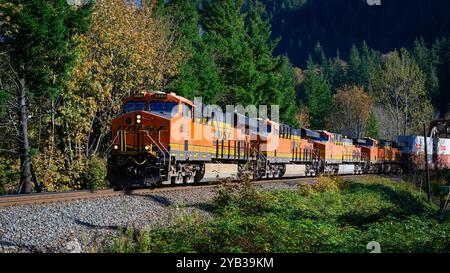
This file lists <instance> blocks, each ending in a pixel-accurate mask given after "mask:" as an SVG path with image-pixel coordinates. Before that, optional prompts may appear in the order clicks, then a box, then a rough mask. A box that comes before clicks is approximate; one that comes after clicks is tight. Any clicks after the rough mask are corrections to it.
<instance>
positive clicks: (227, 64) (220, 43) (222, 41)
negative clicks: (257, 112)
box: [202, 0, 259, 107]
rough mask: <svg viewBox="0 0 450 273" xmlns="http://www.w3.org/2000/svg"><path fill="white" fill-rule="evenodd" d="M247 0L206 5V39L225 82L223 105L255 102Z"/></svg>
mask: <svg viewBox="0 0 450 273" xmlns="http://www.w3.org/2000/svg"><path fill="white" fill-rule="evenodd" d="M243 3H244V0H238V1H235V0H222V1H211V2H207V3H206V5H205V10H204V12H203V20H202V25H203V26H204V29H205V34H204V35H205V37H204V39H205V42H206V43H207V44H208V45H211V51H212V54H213V56H214V61H215V63H216V64H217V66H218V68H219V70H220V72H221V73H220V80H221V82H222V83H223V85H224V90H223V91H222V92H221V94H220V97H219V99H218V103H219V105H220V106H222V107H224V106H226V105H236V104H243V105H249V104H255V103H256V102H257V98H256V97H255V93H256V89H257V87H258V82H259V80H258V78H257V77H258V73H257V70H256V65H255V63H254V61H253V52H252V49H251V47H250V45H249V42H248V34H247V28H246V24H245V18H246V14H245V13H243V12H241V7H242V5H243Z"/></svg>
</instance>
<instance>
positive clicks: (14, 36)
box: [0, 0, 91, 193]
mask: <svg viewBox="0 0 450 273" xmlns="http://www.w3.org/2000/svg"><path fill="white" fill-rule="evenodd" d="M90 8H91V5H86V6H82V7H81V8H75V7H72V6H69V4H68V3H67V1H66V0H54V1H45V0H19V1H14V2H10V1H3V2H2V12H1V13H0V21H2V23H3V22H7V23H6V24H2V26H1V33H0V36H1V37H2V39H0V44H1V48H4V49H5V51H6V54H8V59H9V60H10V68H11V70H13V71H11V73H13V74H15V75H16V80H15V83H16V86H17V90H16V91H17V92H16V96H17V97H16V99H17V101H18V102H19V107H18V109H19V112H18V113H17V115H18V118H19V120H18V122H19V123H18V124H20V141H19V144H18V146H19V147H20V159H21V178H20V185H21V192H23V193H30V192H31V189H32V186H31V156H30V141H29V132H28V119H29V117H28V111H29V110H28V105H29V102H30V98H31V97H33V98H34V99H35V100H36V101H38V102H43V101H47V100H48V99H50V100H51V101H52V102H54V100H55V98H56V97H57V96H58V95H59V93H60V92H61V90H62V89H63V84H64V82H65V80H67V78H68V75H69V72H70V69H71V67H72V66H73V65H74V62H75V59H76V51H75V50H74V49H75V47H76V40H75V39H73V37H74V36H75V35H76V34H77V33H80V32H83V31H85V30H86V29H87V26H88V18H89V16H88V15H89V14H90ZM12 26H13V27H14V30H13V31H11V29H10V28H11V27H12ZM52 106H53V104H52Z"/></svg>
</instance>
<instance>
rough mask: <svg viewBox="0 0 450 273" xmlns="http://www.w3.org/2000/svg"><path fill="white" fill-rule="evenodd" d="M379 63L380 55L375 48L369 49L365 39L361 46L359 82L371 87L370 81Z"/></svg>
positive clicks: (366, 87)
mask: <svg viewBox="0 0 450 273" xmlns="http://www.w3.org/2000/svg"><path fill="white" fill-rule="evenodd" d="M378 65H379V57H378V56H377V54H376V53H375V51H374V50H371V49H369V47H368V46H367V43H366V42H365V41H364V42H363V44H362V46H361V65H360V67H359V77H358V78H359V82H358V84H359V85H360V86H362V87H364V89H365V90H368V89H369V85H370V82H371V80H372V77H373V75H374V73H375V71H376V68H377V66H378Z"/></svg>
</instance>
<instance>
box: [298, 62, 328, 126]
mask: <svg viewBox="0 0 450 273" xmlns="http://www.w3.org/2000/svg"><path fill="white" fill-rule="evenodd" d="M302 97H303V99H302V102H303V104H304V105H305V106H306V107H307V108H308V110H309V114H310V117H311V129H315V130H320V129H325V121H326V120H327V118H328V115H329V113H331V111H332V105H333V103H332V97H331V90H330V85H329V83H328V82H327V80H326V79H325V78H324V77H323V75H322V73H321V72H320V71H319V70H318V68H317V66H316V65H315V64H314V63H313V62H312V61H311V59H310V60H309V61H308V66H307V70H306V71H305V81H304V82H303V86H302Z"/></svg>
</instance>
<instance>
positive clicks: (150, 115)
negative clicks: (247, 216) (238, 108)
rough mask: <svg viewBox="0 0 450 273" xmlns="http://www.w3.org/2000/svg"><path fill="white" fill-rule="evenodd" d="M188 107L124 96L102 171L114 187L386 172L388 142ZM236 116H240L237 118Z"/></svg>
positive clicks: (153, 97)
mask: <svg viewBox="0 0 450 273" xmlns="http://www.w3.org/2000/svg"><path fill="white" fill-rule="evenodd" d="M195 108H196V105H194V104H193V103H192V102H191V101H189V100H187V99H185V98H183V97H180V96H177V95H176V94H174V93H169V94H166V93H160V92H153V93H148V92H144V93H140V94H136V95H133V96H131V97H129V98H127V99H125V100H124V104H123V113H122V114H120V115H119V116H118V117H116V118H115V119H113V121H112V143H111V148H112V150H111V153H110V155H109V158H108V177H109V181H110V183H111V184H112V185H114V186H116V187H132V186H139V187H142V186H144V187H148V186H161V185H179V184H191V183H200V182H208V181H214V180H217V179H221V178H238V177H240V176H243V175H250V176H251V177H252V178H253V179H265V178H281V177H301V176H315V175H319V174H361V173H374V172H377V173H378V172H394V171H398V170H399V168H400V152H399V150H398V148H397V147H396V146H395V143H392V142H388V141H377V140H374V139H349V138H346V137H344V136H342V135H339V134H334V133H330V132H327V131H312V130H308V129H305V128H301V129H296V128H292V127H290V126H287V125H284V124H278V123H276V122H274V121H271V120H269V119H266V120H262V119H259V120H258V122H257V125H256V128H250V124H249V122H248V118H247V117H245V116H243V115H240V114H238V113H234V114H233V115H234V116H233V118H232V119H229V120H226V121H217V120H216V119H214V118H204V117H203V116H202V115H196V111H195V110H196V109H195ZM239 121H243V122H239Z"/></svg>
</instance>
